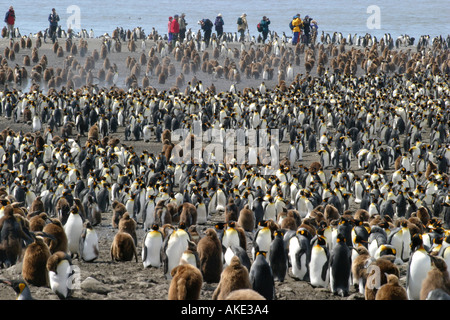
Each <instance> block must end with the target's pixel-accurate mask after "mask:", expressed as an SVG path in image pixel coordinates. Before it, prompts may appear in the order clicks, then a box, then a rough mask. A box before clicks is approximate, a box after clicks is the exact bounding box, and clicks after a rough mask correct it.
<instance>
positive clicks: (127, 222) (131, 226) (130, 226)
mask: <svg viewBox="0 0 450 320" xmlns="http://www.w3.org/2000/svg"><path fill="white" fill-rule="evenodd" d="M136 226H137V223H136V221H135V220H134V219H133V218H131V216H130V214H129V213H128V212H125V213H124V215H123V216H122V218H121V219H120V220H119V232H126V233H128V234H130V236H131V237H132V238H133V240H134V244H135V245H137V235H136Z"/></svg>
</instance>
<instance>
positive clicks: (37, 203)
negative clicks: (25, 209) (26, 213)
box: [30, 196, 45, 213]
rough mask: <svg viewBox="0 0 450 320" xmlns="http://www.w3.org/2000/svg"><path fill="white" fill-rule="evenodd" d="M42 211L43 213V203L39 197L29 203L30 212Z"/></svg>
mask: <svg viewBox="0 0 450 320" xmlns="http://www.w3.org/2000/svg"><path fill="white" fill-rule="evenodd" d="M44 211H45V208H44V203H43V202H42V198H41V196H37V197H36V198H35V199H34V200H33V202H32V203H31V206H30V212H32V213H34V212H35V213H41V212H44Z"/></svg>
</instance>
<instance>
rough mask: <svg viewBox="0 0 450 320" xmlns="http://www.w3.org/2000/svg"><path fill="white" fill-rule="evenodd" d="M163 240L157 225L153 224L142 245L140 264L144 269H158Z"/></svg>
mask: <svg viewBox="0 0 450 320" xmlns="http://www.w3.org/2000/svg"><path fill="white" fill-rule="evenodd" d="M163 243H164V238H163V234H162V233H161V231H160V230H159V226H158V225H157V224H153V225H152V227H151V229H150V230H149V231H148V232H147V233H146V235H145V237H144V240H143V243H142V263H143V265H144V268H148V267H155V268H159V267H160V266H161V263H162V256H161V250H162V247H163Z"/></svg>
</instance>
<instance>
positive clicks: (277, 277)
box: [269, 229, 289, 282]
mask: <svg viewBox="0 0 450 320" xmlns="http://www.w3.org/2000/svg"><path fill="white" fill-rule="evenodd" d="M269 265H270V267H271V268H272V273H273V278H274V281H279V282H284V278H285V277H286V273H287V270H288V268H289V266H288V256H287V251H286V246H285V243H284V232H283V231H282V230H280V229H279V230H276V231H275V232H274V239H273V240H272V243H271V245H270V251H269Z"/></svg>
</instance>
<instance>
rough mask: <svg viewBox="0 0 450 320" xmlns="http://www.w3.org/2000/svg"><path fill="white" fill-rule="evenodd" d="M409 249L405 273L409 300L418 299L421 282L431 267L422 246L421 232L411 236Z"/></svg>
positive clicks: (427, 255)
mask: <svg viewBox="0 0 450 320" xmlns="http://www.w3.org/2000/svg"><path fill="white" fill-rule="evenodd" d="M411 250H412V253H411V258H410V260H409V263H408V270H407V273H406V292H407V293H408V299H409V300H420V291H421V289H422V282H423V280H424V279H425V278H426V277H427V274H428V271H430V269H431V258H430V255H429V254H428V252H427V251H426V250H425V248H424V246H423V240H422V235H421V234H419V233H417V234H415V235H414V236H413V237H412V239H411Z"/></svg>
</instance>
